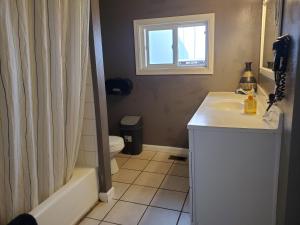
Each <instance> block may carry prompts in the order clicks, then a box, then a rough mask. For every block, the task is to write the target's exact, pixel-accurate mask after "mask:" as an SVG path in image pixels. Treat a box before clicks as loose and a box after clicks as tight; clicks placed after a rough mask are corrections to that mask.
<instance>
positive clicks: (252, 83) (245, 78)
mask: <svg viewBox="0 0 300 225" xmlns="http://www.w3.org/2000/svg"><path fill="white" fill-rule="evenodd" d="M245 64H246V67H245V70H244V73H243V75H242V77H241V79H240V88H241V89H243V90H245V91H250V90H252V89H254V90H255V91H256V89H257V82H256V79H255V76H254V74H253V72H252V69H251V64H252V62H246V63H245Z"/></svg>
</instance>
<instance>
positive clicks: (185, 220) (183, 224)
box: [178, 213, 192, 225]
mask: <svg viewBox="0 0 300 225" xmlns="http://www.w3.org/2000/svg"><path fill="white" fill-rule="evenodd" d="M178 225H192V219H191V215H190V214H189V213H181V215H180V219H179V222H178Z"/></svg>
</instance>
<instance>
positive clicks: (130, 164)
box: [122, 158, 149, 170]
mask: <svg viewBox="0 0 300 225" xmlns="http://www.w3.org/2000/svg"><path fill="white" fill-rule="evenodd" d="M148 163H149V161H148V160H143V159H132V158H131V159H129V160H128V161H127V162H126V163H125V164H124V165H123V166H122V168H124V169H130V170H143V169H145V168H146V166H147V165H148Z"/></svg>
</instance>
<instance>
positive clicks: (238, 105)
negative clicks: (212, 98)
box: [208, 100, 244, 111]
mask: <svg viewBox="0 0 300 225" xmlns="http://www.w3.org/2000/svg"><path fill="white" fill-rule="evenodd" d="M208 106H209V107H211V108H215V109H218V110H225V111H231V110H234V111H241V110H243V107H244V104H243V103H242V102H239V101H232V100H223V101H220V102H212V103H210V104H208Z"/></svg>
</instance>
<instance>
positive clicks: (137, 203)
mask: <svg viewBox="0 0 300 225" xmlns="http://www.w3.org/2000/svg"><path fill="white" fill-rule="evenodd" d="M154 196H155V195H154ZM154 196H153V198H154ZM119 202H128V203H132V204H136V205H142V206H148V207H153V208H159V209H167V210H171V211H174V212H179V213H181V211H180V210H176V209H170V208H166V207H161V206H155V205H150V203H149V204H143V203H139V202H132V201H128V200H122V199H120V200H119Z"/></svg>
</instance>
